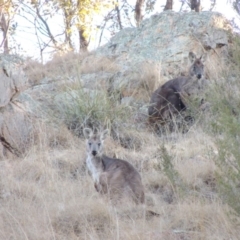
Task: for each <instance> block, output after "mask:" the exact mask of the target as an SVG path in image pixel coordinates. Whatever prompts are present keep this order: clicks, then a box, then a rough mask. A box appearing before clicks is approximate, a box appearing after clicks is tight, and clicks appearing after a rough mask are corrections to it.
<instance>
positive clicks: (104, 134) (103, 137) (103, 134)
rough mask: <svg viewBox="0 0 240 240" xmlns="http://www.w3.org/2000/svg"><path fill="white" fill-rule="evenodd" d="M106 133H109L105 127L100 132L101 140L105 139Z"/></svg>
mask: <svg viewBox="0 0 240 240" xmlns="http://www.w3.org/2000/svg"><path fill="white" fill-rule="evenodd" d="M108 133H109V130H108V129H105V130H104V131H102V133H101V139H102V140H104V139H106V137H107V135H108Z"/></svg>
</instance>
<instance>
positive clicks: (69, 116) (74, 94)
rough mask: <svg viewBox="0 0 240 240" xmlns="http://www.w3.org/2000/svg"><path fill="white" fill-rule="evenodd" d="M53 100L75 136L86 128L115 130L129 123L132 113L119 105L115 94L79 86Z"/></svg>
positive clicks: (69, 89) (130, 109)
mask: <svg viewBox="0 0 240 240" xmlns="http://www.w3.org/2000/svg"><path fill="white" fill-rule="evenodd" d="M55 100H56V104H57V106H58V111H59V112H60V114H59V115H60V116H62V118H63V120H64V122H65V123H66V124H67V126H68V128H69V129H71V130H72V131H73V132H74V133H75V134H76V135H81V134H82V128H84V127H86V126H87V127H90V128H99V129H100V128H102V127H108V128H110V129H111V128H112V129H113V128H115V129H116V128H118V126H120V125H121V124H122V122H125V121H127V119H128V121H129V116H131V114H132V113H133V109H132V108H131V107H129V106H126V105H123V104H120V103H119V101H118V95H117V94H115V93H108V92H107V91H104V90H101V91H100V90H89V89H84V88H82V87H81V86H80V85H78V86H76V87H73V88H68V89H66V90H64V92H63V93H62V97H61V98H60V99H59V98H56V99H55ZM59 100H60V101H59ZM63 106H64V107H63Z"/></svg>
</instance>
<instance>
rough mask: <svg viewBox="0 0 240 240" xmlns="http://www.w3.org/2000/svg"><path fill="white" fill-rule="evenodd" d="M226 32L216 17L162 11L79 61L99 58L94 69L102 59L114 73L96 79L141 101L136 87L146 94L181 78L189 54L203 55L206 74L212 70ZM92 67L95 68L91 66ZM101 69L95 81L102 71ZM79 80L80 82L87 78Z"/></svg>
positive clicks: (213, 14)
mask: <svg viewBox="0 0 240 240" xmlns="http://www.w3.org/2000/svg"><path fill="white" fill-rule="evenodd" d="M231 29H232V28H231V25H230V23H229V21H228V20H227V19H226V18H225V17H224V16H223V15H222V14H220V13H217V12H200V13H196V12H189V13H186V12H173V11H164V12H162V13H160V14H157V15H154V16H152V17H150V18H149V19H145V20H144V21H143V22H142V23H141V25H140V27H138V28H127V29H123V30H122V31H120V32H119V33H117V34H116V35H115V36H114V37H113V38H112V39H111V40H110V41H109V42H108V43H107V44H106V45H104V46H103V47H100V48H99V49H97V50H96V51H95V52H94V53H93V54H92V55H91V56H89V57H88V58H87V59H86V60H85V62H93V61H92V59H93V58H94V57H95V59H96V57H97V58H98V59H99V63H98V64H99V65H101V64H102V63H101V62H102V61H103V59H106V58H108V59H110V60H112V62H114V63H115V65H116V66H117V67H115V69H117V68H118V69H119V71H116V72H115V73H112V76H110V77H109V74H108V76H107V78H105V79H103V78H101V79H100V80H101V81H102V82H104V81H105V82H107V83H108V84H111V87H112V88H114V89H120V91H122V94H123V96H126V97H127V96H132V94H135V95H136V93H138V92H139V91H140V95H141V96H142V91H141V89H142V88H145V89H146V90H148V91H149V92H152V91H153V90H154V89H155V88H156V87H157V86H158V85H159V84H162V83H164V82H165V81H167V80H169V79H171V78H174V77H177V76H179V75H185V74H187V71H188V54H189V51H193V52H194V53H196V55H197V56H200V55H201V54H203V53H207V55H208V61H207V66H206V68H207V74H209V72H211V70H214V71H215V70H217V69H213V67H214V66H213V64H212V63H213V62H214V63H217V64H216V65H219V64H221V63H222V61H224V58H225V57H226V53H227V49H228V45H229V39H228V38H229V37H228V36H229V34H228V33H229V31H231ZM101 57H102V58H101ZM210 62H211V64H208V63H210ZM94 64H95V65H96V66H97V63H96V61H95V62H94ZM208 65H211V67H208ZM85 66H86V65H84V64H83V66H82V68H83V69H84V68H85ZM95 68H96V69H97V67H95ZM106 68H108V66H106ZM102 69H103V70H102V71H101V76H103V74H102V72H104V66H103V67H102ZM85 75H86V74H85ZM85 75H84V74H83V75H82V78H83V79H84V78H86V79H87V77H86V76H85ZM95 80H96V81H95V82H96V83H98V84H99V81H98V79H97V78H96V79H95ZM102 85H104V84H102ZM105 85H106V83H105ZM91 86H92V87H94V84H92V85H91ZM145 92H147V91H145ZM149 92H148V95H149Z"/></svg>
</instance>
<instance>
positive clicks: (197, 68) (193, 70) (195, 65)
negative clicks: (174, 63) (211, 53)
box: [189, 52, 206, 79]
mask: <svg viewBox="0 0 240 240" xmlns="http://www.w3.org/2000/svg"><path fill="white" fill-rule="evenodd" d="M205 58H206V57H205V55H202V56H201V57H200V58H197V57H196V55H195V54H194V53H193V52H190V53H189V59H190V61H191V63H192V65H191V67H190V69H189V74H190V76H191V77H196V78H197V79H201V78H202V77H203V75H204V62H205Z"/></svg>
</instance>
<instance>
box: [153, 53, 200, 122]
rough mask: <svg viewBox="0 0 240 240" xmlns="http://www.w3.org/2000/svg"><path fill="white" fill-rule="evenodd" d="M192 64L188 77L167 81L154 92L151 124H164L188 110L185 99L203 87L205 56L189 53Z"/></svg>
mask: <svg viewBox="0 0 240 240" xmlns="http://www.w3.org/2000/svg"><path fill="white" fill-rule="evenodd" d="M189 59H190V61H191V63H192V65H191V67H190V69H189V74H188V76H181V77H177V78H174V79H172V80H169V81H167V82H166V83H164V84H163V85H162V86H160V87H159V88H158V89H157V90H156V91H154V92H153V94H152V96H151V99H150V106H149V108H148V115H149V122H150V123H156V122H158V121H160V122H161V123H164V122H165V121H166V120H167V119H168V118H172V116H173V115H176V114H179V113H180V112H181V111H184V110H185V109H186V106H185V104H184V101H183V100H184V98H185V97H186V96H189V95H191V94H192V93H193V92H194V90H195V89H196V88H197V89H199V88H200V87H201V80H202V78H203V74H204V61H205V56H204V57H203V56H201V57H200V58H197V57H196V55H195V54H194V53H193V52H190V53H189Z"/></svg>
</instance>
